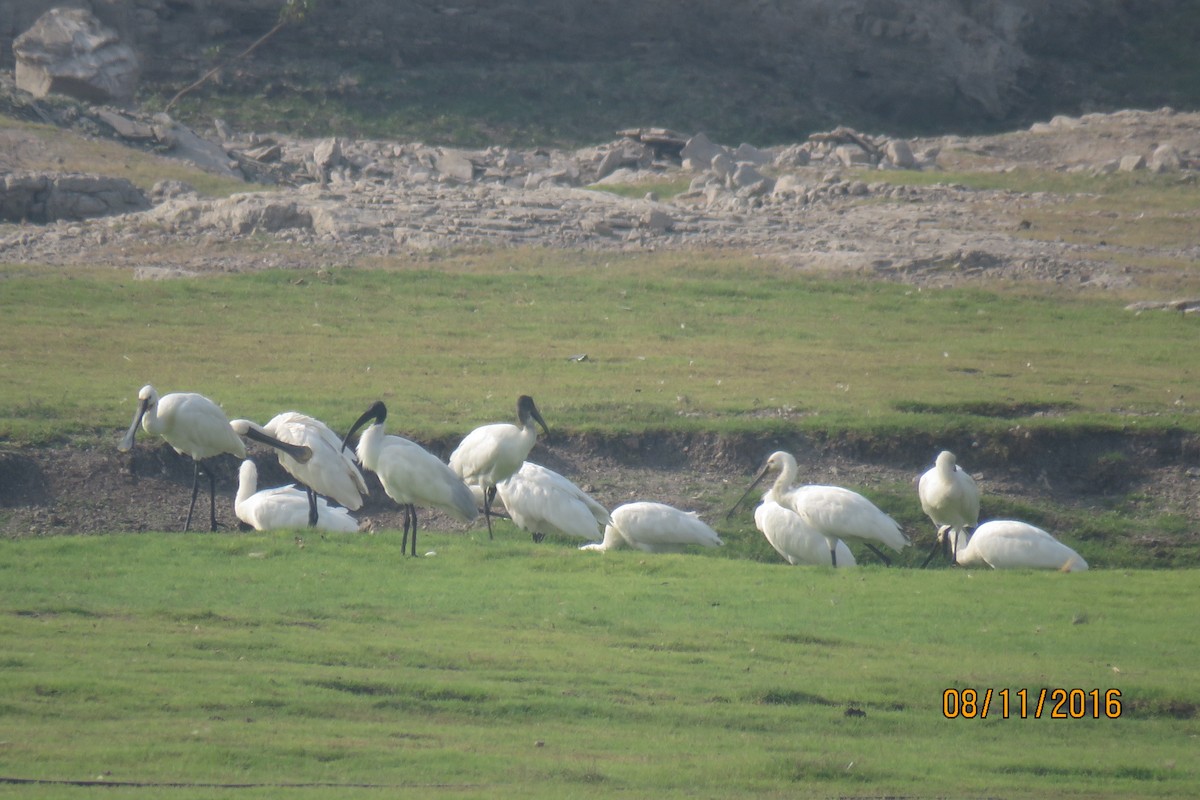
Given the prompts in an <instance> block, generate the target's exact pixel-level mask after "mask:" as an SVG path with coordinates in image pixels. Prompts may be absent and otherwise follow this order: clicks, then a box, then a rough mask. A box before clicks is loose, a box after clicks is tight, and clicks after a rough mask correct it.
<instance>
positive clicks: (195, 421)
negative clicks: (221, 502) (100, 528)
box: [117, 384, 312, 531]
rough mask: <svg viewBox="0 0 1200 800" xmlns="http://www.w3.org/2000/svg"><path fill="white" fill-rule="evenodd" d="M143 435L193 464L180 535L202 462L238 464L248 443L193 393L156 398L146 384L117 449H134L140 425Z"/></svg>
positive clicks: (213, 506) (305, 453)
mask: <svg viewBox="0 0 1200 800" xmlns="http://www.w3.org/2000/svg"><path fill="white" fill-rule="evenodd" d="M139 424H140V425H141V427H142V428H144V429H145V431H146V433H149V434H153V435H156V436H161V437H162V438H163V439H164V440H166V442H167V444H169V445H171V447H173V448H174V449H175V452H177V453H179V454H180V455H186V456H190V457H191V459H192V467H193V469H192V502H191V505H189V506H188V514H187V521H186V522H185V523H184V524H183V529H184V530H185V531H187V530H188V529H190V528H191V526H192V512H194V511H195V510H196V495H197V494H198V492H199V489H200V462H202V461H204V460H206V459H209V458H213V457H215V456H219V455H222V454H224V453H228V454H230V455H232V456H236V457H238V458H240V459H245V458H246V443H245V442H243V441H242V439H241V437H240V436H238V434H237V432H236V431H234V429H233V428H232V427H231V426H230V424H229V418H228V417H226V416H225V412H224V411H222V410H221V407H220V406H218V405H217V404H216V403H214V402H213V401H212V400H209V399H208V398H207V397H205V396H204V395H200V394H195V393H192V392H172V393H171V394H166V395H163V396H162V397H159V396H158V391H157V390H156V389H155V388H154V387H153V386H151V385H150V384H147V385H145V386H143V387H142V389H141V391H139V392H138V407H137V411H136V412H135V413H134V415H133V424H132V425H130V426H129V430H128V431H126V433H125V437H124V438H123V439H121V443H120V444H119V445H117V449H118V450H120V451H121V452H122V453H126V452H129V451H130V450H132V449H133V441H134V438H135V437H136V436H137V429H138V425H139ZM247 435H248V436H249V437H250V438H252V439H255V440H257V441H260V442H262V443H263V444H266V445H270V446H271V447H274V448H276V449H278V450H283V451H286V452H288V453H289V454H290V455H291V456H292V458H294V459H296V460H297V461H305V460H307V459H309V458H311V457H312V451H311V450H309V449H308V448H307V447H297V446H295V445H290V444H287V443H285V442H281V441H279V440H278V439H275V438H274V437H273V436H269V435H267V434H263V433H260V432H258V431H254V432H252V433H250V432H248V433H247ZM205 472H207V473H208V492H209V515H210V521H211V529H212V530H214V531H215V530H216V529H217V485H216V478H215V477H214V476H213V473H212V470H211V469H206V470H205Z"/></svg>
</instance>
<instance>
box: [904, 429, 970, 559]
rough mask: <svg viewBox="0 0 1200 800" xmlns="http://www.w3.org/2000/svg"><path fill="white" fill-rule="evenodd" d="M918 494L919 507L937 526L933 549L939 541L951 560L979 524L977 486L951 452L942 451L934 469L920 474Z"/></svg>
mask: <svg viewBox="0 0 1200 800" xmlns="http://www.w3.org/2000/svg"><path fill="white" fill-rule="evenodd" d="M917 495H918V496H919V497H920V498H921V510H922V511H924V512H925V514H926V516H928V517H929V518H930V519H931V520H933V524H934V525H936V526H937V529H938V531H937V542H935V543H934V549H935V550H936V549H937V547H938V545H939V544H940V545H942V546H943V547H945V548H946V549H947V550H948V551H949V556H950V562H951V563H953V562H954V561H955V557H956V556H957V554H958V551H959V549H960V548H962V547H963V546H965V545H966V543H967V535H968V534H970V532H971V531H973V530H975V526H976V525H978V524H979V487H978V486H976V485H975V479H974V478H972V477H971V476H970V474H968V473H967V472H966V471H965V470H964V469H963V468H962V467H960V466H958V462H957V460H956V459H955V457H954V453H951V452H950V451H949V450H943V451H942V452H941V453H939V454H938V457H937V461H936V462H935V463H934V465H933V468H932V469H930V470H928V471H926V472H925V473H924V474H923V475H921V479H920V481H918V483H917ZM930 555H932V553H930ZM926 561H928V559H926Z"/></svg>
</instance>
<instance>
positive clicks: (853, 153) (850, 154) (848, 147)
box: [833, 144, 871, 167]
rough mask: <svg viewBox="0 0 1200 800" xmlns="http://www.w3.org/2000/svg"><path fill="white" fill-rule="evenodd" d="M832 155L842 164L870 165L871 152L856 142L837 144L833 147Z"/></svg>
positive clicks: (853, 165) (850, 165)
mask: <svg viewBox="0 0 1200 800" xmlns="http://www.w3.org/2000/svg"><path fill="white" fill-rule="evenodd" d="M833 155H834V157H835V158H836V159H837V160H838V162H839V163H841V164H842V165H843V166H847V167H864V166H870V165H871V154H870V153H868V152H867V151H866V150H863V149H862V148H861V147H859V146H858V145H856V144H839V145H838V146H837V147H836V148H834V151H833Z"/></svg>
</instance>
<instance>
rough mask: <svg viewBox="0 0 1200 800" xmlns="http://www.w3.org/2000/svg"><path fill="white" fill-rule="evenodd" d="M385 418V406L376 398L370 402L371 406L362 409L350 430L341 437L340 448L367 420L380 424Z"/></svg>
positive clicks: (344, 445) (343, 447) (344, 446)
mask: <svg viewBox="0 0 1200 800" xmlns="http://www.w3.org/2000/svg"><path fill="white" fill-rule="evenodd" d="M386 419H387V406H385V405H384V404H383V401H382V400H376V401H375V402H374V403H372V404H371V407H370V408H368V409H367V410H366V411H364V412H363V413H362V416H361V417H359V418H358V419H357V420H355V421H354V424H353V425H351V426H350V430H349V431H348V432H347V433H346V438H344V439H342V449H343V450H344V449H345V448H346V442H348V441H350V438H351V437H352V436H354V434H356V433H358V429H359V428H361V427H362V426H363V425H366V424H367V423H368V422H373V423H375V424H376V425H382V424H383V422H384V420H386Z"/></svg>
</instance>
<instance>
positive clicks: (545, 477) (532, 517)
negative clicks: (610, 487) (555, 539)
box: [496, 461, 612, 542]
mask: <svg viewBox="0 0 1200 800" xmlns="http://www.w3.org/2000/svg"><path fill="white" fill-rule="evenodd" d="M496 492H497V494H498V495H499V496H500V500H501V502H503V503H504V507H505V508H507V509H508V513H509V516H511V517H512V521H513V522H514V523H516V524H517V526H518V527H520V528H521V529H523V530H527V531H529V532H530V533H531V534H533V540H534V541H535V542H540V541H541V540H542V539H543V538H544V537H545V535H546V534H547V533H558V534H562V535H563V536H574V537H577V538H580V539H595V538H596V537H597V536H598V535H599V533H600V526H602V525H607V524H609V523H610V522H611V521H612V517H611V516H610V515H609V513H608V510H607V509H605V508H604V506H602V505H600V504H599V503H597V502H596V501H595V500H593V499H592V498H591V497H590V496H589V495H588V494H587V492H585V491H583V490H582V489H580V488H579V487H578V486H576V485H575V484H574V483H572V482H571V481H570V480H568V479H567V478H564V477H563V476H562V475H560V474H558V473H557V472H555V471H554V470H552V469H548V468H546V467H543V466H541V465H540V464H534V463H532V462H530V461H526V462H525V463H524V464H522V465H521V468H520V469H519V470H517V471H516V472H514V473H513V474H512V475H510V476H509V477H507V478H505V479H504V480H502V481H500V482H499V483H498V484H496Z"/></svg>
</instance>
